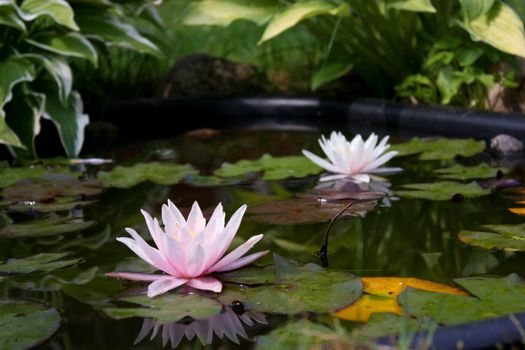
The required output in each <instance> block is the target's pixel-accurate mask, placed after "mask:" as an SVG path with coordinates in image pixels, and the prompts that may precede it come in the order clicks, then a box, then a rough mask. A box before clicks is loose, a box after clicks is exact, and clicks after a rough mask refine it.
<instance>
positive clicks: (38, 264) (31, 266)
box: [0, 253, 82, 275]
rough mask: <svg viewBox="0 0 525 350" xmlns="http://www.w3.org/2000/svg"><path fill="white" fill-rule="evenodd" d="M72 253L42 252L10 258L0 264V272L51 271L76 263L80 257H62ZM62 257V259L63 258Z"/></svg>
mask: <svg viewBox="0 0 525 350" xmlns="http://www.w3.org/2000/svg"><path fill="white" fill-rule="evenodd" d="M70 254H71V253H40V254H36V255H33V256H29V257H26V258H19V259H8V260H7V261H6V262H4V263H2V264H0V274H8V275H11V274H27V273H35V272H51V271H54V270H58V269H62V268H64V267H69V266H73V265H76V264H78V263H80V262H81V261H82V259H80V258H70V259H62V258H64V257H66V256H68V255H70ZM61 259H62V260H61Z"/></svg>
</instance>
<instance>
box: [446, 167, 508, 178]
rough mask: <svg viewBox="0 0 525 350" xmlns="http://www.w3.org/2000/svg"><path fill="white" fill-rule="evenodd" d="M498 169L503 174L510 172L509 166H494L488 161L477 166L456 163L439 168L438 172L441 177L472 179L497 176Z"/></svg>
mask: <svg viewBox="0 0 525 350" xmlns="http://www.w3.org/2000/svg"><path fill="white" fill-rule="evenodd" d="M498 171H501V172H502V173H503V174H506V173H508V172H509V169H507V168H493V167H490V166H489V165H487V164H486V163H481V164H479V165H476V166H462V165H459V164H455V165H453V166H451V167H450V168H446V169H437V170H436V173H438V174H440V175H439V177H441V178H443V179H449V180H463V181H464V180H472V179H488V178H491V177H492V178H493V177H496V175H497V173H498Z"/></svg>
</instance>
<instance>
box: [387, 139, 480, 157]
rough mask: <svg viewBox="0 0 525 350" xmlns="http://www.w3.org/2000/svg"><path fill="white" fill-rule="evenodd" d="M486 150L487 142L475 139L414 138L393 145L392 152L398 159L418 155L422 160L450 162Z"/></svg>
mask: <svg viewBox="0 0 525 350" xmlns="http://www.w3.org/2000/svg"><path fill="white" fill-rule="evenodd" d="M484 149H485V142H483V141H476V140H474V139H447V138H442V137H438V138H432V139H420V138H418V137H415V138H413V139H412V140H410V141H409V142H407V143H401V144H397V145H392V147H391V149H390V150H391V151H397V152H399V153H398V155H397V156H398V157H400V156H407V155H411V154H418V153H420V154H421V155H420V156H419V159H421V160H450V159H454V157H455V156H458V155H459V156H462V157H472V156H474V155H476V154H478V153H481V152H483V150H484Z"/></svg>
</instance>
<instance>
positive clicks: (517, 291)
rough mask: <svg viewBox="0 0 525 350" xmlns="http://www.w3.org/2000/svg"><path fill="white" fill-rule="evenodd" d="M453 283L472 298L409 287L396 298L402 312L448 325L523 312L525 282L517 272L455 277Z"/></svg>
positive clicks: (524, 306)
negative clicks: (503, 275) (489, 275)
mask: <svg viewBox="0 0 525 350" xmlns="http://www.w3.org/2000/svg"><path fill="white" fill-rule="evenodd" d="M454 282H456V283H457V284H459V285H460V286H462V287H463V288H465V289H466V290H468V291H469V292H470V293H472V294H473V295H474V296H475V297H468V296H460V295H450V294H439V293H433V292H427V291H420V290H417V289H413V288H408V289H407V290H406V291H405V292H404V293H403V294H401V295H400V297H399V302H400V303H401V305H402V306H403V309H404V310H405V312H407V313H408V314H409V315H412V316H415V317H417V318H423V317H431V318H432V319H433V320H435V321H436V322H438V323H440V324H444V325H451V324H459V323H465V322H471V321H479V320H482V319H487V318H492V317H499V316H504V315H508V314H512V313H517V312H523V311H525V298H524V297H523V295H525V284H524V283H523V280H522V279H521V278H520V277H519V276H518V275H516V274H510V275H508V276H506V277H470V278H458V279H455V280H454Z"/></svg>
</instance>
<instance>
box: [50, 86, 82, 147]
mask: <svg viewBox="0 0 525 350" xmlns="http://www.w3.org/2000/svg"><path fill="white" fill-rule="evenodd" d="M83 110H84V107H83V105H82V100H81V98H80V95H79V94H78V93H77V92H72V93H71V94H70V95H69V97H68V98H67V100H66V102H65V103H62V101H61V100H60V97H59V96H58V95H57V94H52V93H48V94H47V95H46V104H45V112H44V118H46V119H49V120H51V121H52V122H53V124H55V127H56V128H57V131H58V135H59V136H60V141H61V142H62V146H63V147H64V150H65V151H66V154H67V156H68V157H75V156H77V155H78V154H79V153H80V149H81V148H82V144H83V143H84V128H85V127H86V125H87V124H89V117H88V115H87V114H84V111H83Z"/></svg>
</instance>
